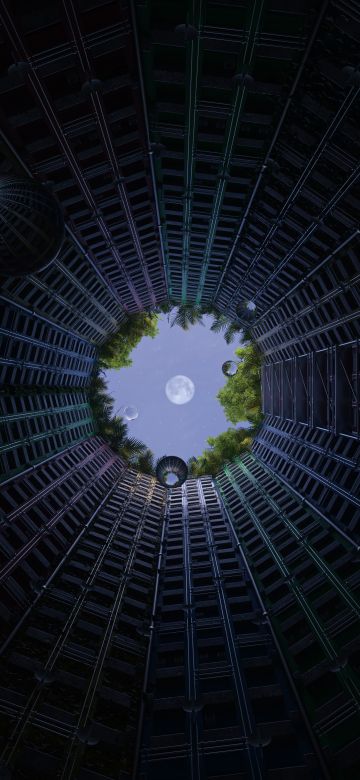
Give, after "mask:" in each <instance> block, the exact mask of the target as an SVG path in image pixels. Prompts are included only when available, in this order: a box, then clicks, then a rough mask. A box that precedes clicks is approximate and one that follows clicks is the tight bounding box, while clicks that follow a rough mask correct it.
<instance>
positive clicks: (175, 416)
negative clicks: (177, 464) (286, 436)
mask: <svg viewBox="0 0 360 780" xmlns="http://www.w3.org/2000/svg"><path fill="white" fill-rule="evenodd" d="M203 319H204V323H205V325H204V326H203V325H193V326H192V327H191V328H190V329H189V330H188V331H183V330H182V329H181V328H179V327H178V326H177V325H174V327H172V328H171V327H170V324H169V322H168V320H167V315H166V314H163V315H161V320H160V321H159V333H158V335H157V336H156V337H155V338H154V339H151V338H148V337H145V338H143V339H142V340H141V342H140V344H139V345H138V346H137V347H136V348H135V349H134V351H133V352H132V355H131V359H132V361H133V364H132V366H129V367H128V368H121V369H119V370H116V369H110V370H108V371H106V379H107V382H108V391H109V393H110V395H111V396H112V397H113V398H114V401H115V403H114V412H117V411H118V409H120V407H122V406H124V405H131V406H136V407H137V409H138V412H139V416H138V418H137V419H136V420H132V421H131V422H128V434H129V436H134V437H135V438H137V439H140V440H141V441H143V442H144V443H145V444H146V445H147V446H148V447H150V449H151V450H152V451H153V453H154V455H155V457H156V458H160V457H162V456H163V455H177V456H178V457H180V458H183V459H184V460H185V461H187V460H188V459H189V458H190V457H191V456H192V455H195V457H196V456H198V455H200V454H201V453H202V451H203V450H204V449H206V447H208V446H209V445H208V444H207V442H206V439H207V437H208V436H217V434H219V433H222V432H223V431H225V430H226V429H227V428H229V427H231V423H229V422H228V420H226V418H225V414H224V411H223V408H222V406H221V405H220V403H219V401H218V400H217V398H216V394H217V392H218V390H219V389H220V387H223V386H224V384H225V382H226V377H225V376H224V375H223V373H222V371H221V366H222V364H223V363H224V362H225V360H231V359H234V350H235V349H236V347H237V346H239V342H238V341H237V340H236V339H234V342H233V343H232V344H229V345H228V344H226V342H225V340H224V337H223V336H222V334H221V333H213V332H212V331H211V330H210V325H211V322H212V318H211V317H206V316H205V317H204V318H203ZM178 374H181V375H184V376H186V377H188V378H189V379H191V381H192V382H193V384H194V386H195V392H194V395H193V398H192V399H191V401H189V402H188V403H185V404H182V405H178V404H174V403H172V402H171V401H169V400H168V398H167V396H166V393H165V385H166V383H167V382H168V380H169V379H171V378H172V377H173V376H176V375H178ZM240 425H241V424H240Z"/></svg>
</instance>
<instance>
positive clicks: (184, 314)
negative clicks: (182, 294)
mask: <svg viewBox="0 0 360 780" xmlns="http://www.w3.org/2000/svg"><path fill="white" fill-rule="evenodd" d="M203 314H204V311H203V309H202V308H200V307H199V306H195V305H193V304H191V303H189V304H188V303H185V304H181V305H180V306H178V308H177V310H176V312H175V313H174V314H173V315H172V317H171V327H173V325H179V327H180V328H182V329H183V330H189V328H190V327H191V325H196V324H199V325H203V321H202V318H203Z"/></svg>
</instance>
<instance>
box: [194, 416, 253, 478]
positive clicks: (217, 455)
mask: <svg viewBox="0 0 360 780" xmlns="http://www.w3.org/2000/svg"><path fill="white" fill-rule="evenodd" d="M252 439H253V435H252V429H249V428H228V429H227V431H224V433H220V434H219V436H209V438H208V440H207V441H208V444H210V448H209V449H207V450H204V452H203V453H202V455H200V456H199V457H198V458H190V460H189V461H188V468H189V474H190V475H191V476H192V477H202V476H203V475H204V474H211V475H212V476H215V475H216V474H217V473H218V472H219V471H220V469H221V468H222V466H223V465H224V463H226V462H228V461H232V460H234V458H236V457H237V456H238V455H241V454H242V453H243V452H245V451H246V450H248V449H249V447H250V445H251V442H252Z"/></svg>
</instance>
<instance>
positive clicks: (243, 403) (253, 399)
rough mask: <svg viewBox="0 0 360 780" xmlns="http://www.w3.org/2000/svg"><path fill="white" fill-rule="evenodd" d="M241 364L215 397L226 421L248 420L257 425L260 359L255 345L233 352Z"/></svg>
mask: <svg viewBox="0 0 360 780" xmlns="http://www.w3.org/2000/svg"><path fill="white" fill-rule="evenodd" d="M235 355H237V357H238V358H240V359H241V360H242V361H243V362H242V363H240V365H239V366H238V370H237V372H236V374H234V376H230V377H228V380H227V382H226V385H225V386H224V387H222V388H221V390H219V392H218V394H217V397H218V399H219V401H220V403H221V405H222V406H223V408H224V411H225V416H226V419H227V420H229V422H231V423H233V424H235V423H237V422H240V420H245V419H247V420H249V422H252V423H253V424H254V425H258V424H259V423H260V422H261V419H262V413H261V391H260V369H261V358H260V353H259V351H258V349H257V348H256V346H255V344H253V343H250V344H247V345H246V346H244V347H239V348H238V349H236V350H235Z"/></svg>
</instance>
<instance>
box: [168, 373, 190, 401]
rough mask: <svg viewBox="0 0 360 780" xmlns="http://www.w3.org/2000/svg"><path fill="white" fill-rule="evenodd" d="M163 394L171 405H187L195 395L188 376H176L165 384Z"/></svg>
mask: <svg viewBox="0 0 360 780" xmlns="http://www.w3.org/2000/svg"><path fill="white" fill-rule="evenodd" d="M165 393H166V395H167V397H168V399H169V401H171V403H172V404H187V403H188V402H189V401H191V399H192V397H193V395H194V393H195V386H194V383H193V382H192V381H191V379H189V377H188V376H182V374H177V376H173V377H172V378H171V379H169V381H168V382H166V386H165Z"/></svg>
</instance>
